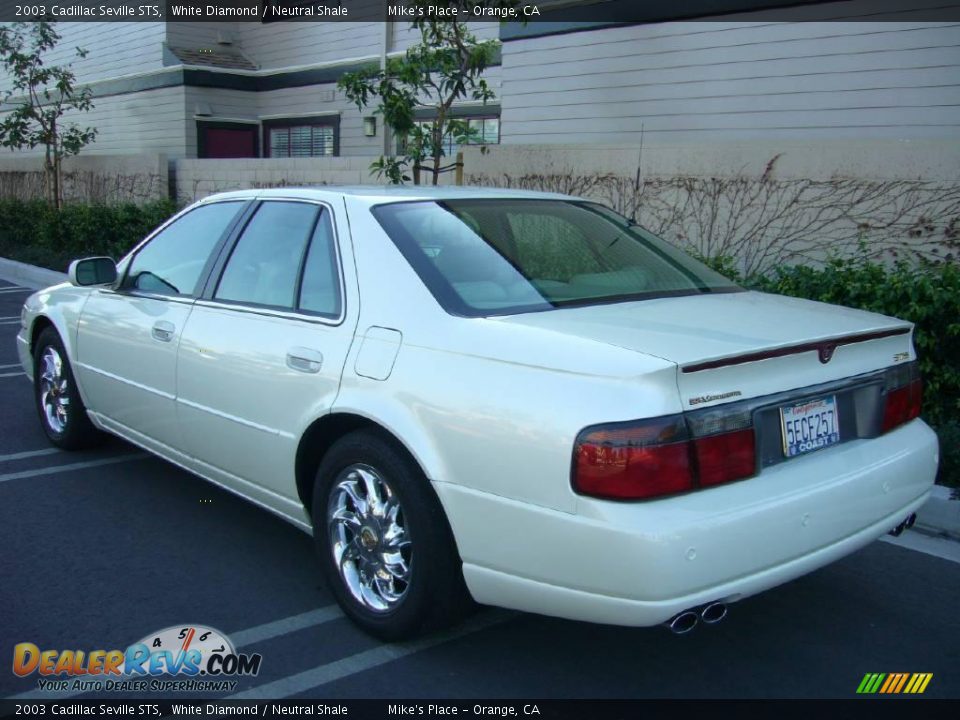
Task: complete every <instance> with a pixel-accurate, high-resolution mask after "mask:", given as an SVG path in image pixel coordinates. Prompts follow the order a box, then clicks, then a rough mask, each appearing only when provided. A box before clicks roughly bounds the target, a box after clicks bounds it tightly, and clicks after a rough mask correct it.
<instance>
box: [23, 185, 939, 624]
mask: <svg viewBox="0 0 960 720" xmlns="http://www.w3.org/2000/svg"><path fill="white" fill-rule="evenodd" d="M69 275H70V281H69V282H68V283H64V284H62V285H57V286H55V287H52V288H48V289H46V290H42V291H40V292H37V293H35V294H34V295H32V296H31V297H30V298H29V299H28V300H27V302H26V305H25V306H24V310H23V317H22V329H21V331H20V333H19V336H18V345H19V353H20V359H21V361H22V363H23V367H24V368H25V369H26V372H27V374H28V375H29V376H30V377H31V378H32V381H33V383H34V385H35V388H36V402H37V407H38V410H39V414H40V418H41V421H42V423H43V428H44V430H45V431H46V434H47V435H48V436H49V438H50V440H51V441H52V442H53V443H54V444H56V445H58V446H60V447H62V448H67V449H75V448H82V447H85V446H86V445H88V444H90V443H92V442H95V441H96V439H97V436H98V435H99V434H100V433H101V432H102V431H107V432H110V433H114V434H116V435H119V436H121V437H123V438H126V439H127V440H129V441H130V442H133V443H135V444H137V445H140V446H142V447H144V448H146V449H148V450H150V451H152V452H154V453H156V454H157V455H159V456H161V457H163V458H166V459H167V460H169V461H171V462H173V463H176V464H177V465H180V466H182V467H184V468H186V469H188V470H190V471H192V472H194V473H196V474H197V475H200V476H202V477H204V478H206V479H207V480H210V481H212V482H214V483H217V484H218V485H221V486H223V487H225V488H227V489H229V490H232V491H233V492H236V493H238V494H240V495H242V496H243V497H245V498H247V499H249V500H250V501H252V502H254V503H257V504H258V505H261V506H263V507H264V508H266V509H268V510H270V511H272V512H274V513H276V514H278V515H280V516H282V517H284V518H286V519H287V520H289V521H290V522H292V523H294V524H295V525H297V526H299V527H301V528H303V529H304V530H307V531H312V533H313V536H314V538H315V541H316V545H317V549H318V551H319V554H320V558H321V566H322V568H323V572H324V574H325V576H326V578H327V580H328V582H329V584H330V587H331V588H332V590H333V592H334V594H335V596H336V598H337V600H338V601H339V603H340V604H341V605H342V607H343V609H344V611H345V612H346V613H347V614H348V615H349V616H350V617H352V618H353V619H354V620H355V621H356V622H357V623H359V624H360V625H361V626H362V627H363V628H365V629H366V630H367V631H369V632H371V633H373V634H376V635H378V636H380V637H384V638H389V639H396V638H401V637H408V636H411V635H415V634H417V633H421V632H425V631H427V630H428V629H431V628H434V627H437V626H439V625H441V624H445V623H450V622H452V621H454V620H455V619H456V618H458V617H459V616H460V615H461V613H462V612H464V611H465V610H466V609H468V608H469V607H470V605H471V603H470V599H471V598H472V599H473V600H475V601H479V602H480V603H488V604H493V605H500V606H504V607H509V608H517V609H520V610H526V611H532V612H537V613H544V614H548V615H556V616H561V617H566V618H574V619H578V620H587V621H592V622H601V623H615V624H623V625H654V624H658V623H663V622H672V624H673V627H674V629H675V630H677V631H682V630H688V629H690V628H691V627H692V626H693V625H695V624H696V622H697V620H698V618H701V619H702V620H704V621H707V622H710V621H717V620H719V619H721V618H722V617H723V615H724V614H725V613H726V606H727V604H728V603H731V602H733V601H735V600H739V599H741V598H743V597H746V596H748V595H751V594H753V593H756V592H758V591H761V590H764V589H765V588H769V587H772V586H774V585H778V584H780V583H783V582H785V581H787V580H790V579H791V578H795V577H797V576H799V575H802V574H804V573H807V572H810V571H811V570H814V569H815V568H818V567H821V566H822V565H825V564H826V563H829V562H831V561H833V560H836V559H838V558H840V557H842V556H844V555H846V554H848V553H850V552H853V551H854V550H856V549H858V548H860V547H862V546H863V545H865V544H867V543H869V542H871V541H873V540H875V539H876V538H877V537H879V536H881V535H883V534H884V533H886V532H888V531H890V530H891V529H893V528H896V527H898V526H901V527H902V525H903V523H904V522H906V521H908V519H909V518H910V517H911V516H912V514H913V513H914V512H915V511H916V510H917V508H919V507H920V506H921V505H922V504H923V502H924V501H925V500H926V498H927V495H928V493H929V491H930V487H931V485H932V483H933V479H934V475H935V473H936V468H937V462H938V449H937V442H936V437H935V435H934V433H933V432H932V431H931V430H930V429H929V428H928V427H927V425H925V424H924V423H923V421H921V420H920V419H919V418H918V414H919V408H920V389H921V388H920V379H919V377H918V372H917V364H916V361H915V360H916V357H915V354H914V349H913V345H912V340H911V335H912V328H911V326H910V325H909V324H908V323H905V322H903V321H900V320H895V319H893V318H888V317H883V316H880V315H874V314H870V313H866V312H861V311H856V310H850V309H846V308H841V307H833V306H828V305H823V304H819V303H814V302H808V301H802V300H796V299H789V298H785V297H778V296H773V295H765V294H761V293H756V292H748V291H745V290H743V289H742V288H740V287H738V286H736V285H734V284H733V283H731V282H730V281H728V280H726V279H725V278H723V277H722V276H720V275H718V274H716V273H714V272H713V271H711V270H710V269H708V268H707V267H705V266H704V265H702V264H700V263H699V262H697V261H695V260H693V259H691V258H690V257H688V256H686V255H685V254H683V253H682V252H680V251H678V250H677V249H675V248H674V247H672V246H670V245H669V244H667V243H665V242H663V241H662V240H660V239H658V238H656V237H654V236H653V235H652V234H651V233H649V232H647V231H646V230H644V229H643V228H641V227H639V226H637V225H635V224H633V223H631V222H628V221H626V220H624V219H623V218H621V217H620V216H618V215H616V214H614V213H613V212H611V211H609V210H607V209H605V208H604V207H601V206H600V205H596V204H594V203H592V202H589V201H585V200H582V199H578V198H573V197H567V196H562V195H550V194H541V193H529V192H511V191H498V190H479V189H464V188H455V189H441V190H437V189H424V188H401V189H396V190H386V189H383V188H353V189H338V190H333V189H323V190H320V189H317V190H312V189H311V190H306V189H289V190H280V189H277V190H259V191H243V192H233V193H226V194H220V195H215V196H213V197H209V198H207V199H205V200H203V201H201V202H198V203H196V204H195V205H193V206H191V207H189V208H187V209H186V210H185V211H183V212H182V213H180V214H179V215H177V216H175V217H174V218H173V219H171V220H170V221H169V222H168V223H166V224H165V225H163V226H162V227H160V228H159V229H158V230H157V231H156V232H155V233H153V234H152V235H151V236H150V237H148V238H147V239H146V240H144V241H143V242H142V243H141V244H140V245H139V246H138V247H136V248H135V249H134V250H133V251H132V252H131V253H130V254H129V255H127V256H126V257H125V258H123V260H121V261H120V262H119V263H118V264H116V265H115V264H114V262H113V261H112V260H111V259H109V258H90V259H86V260H80V261H76V262H74V263H73V264H72V265H71V268H70V273H69Z"/></svg>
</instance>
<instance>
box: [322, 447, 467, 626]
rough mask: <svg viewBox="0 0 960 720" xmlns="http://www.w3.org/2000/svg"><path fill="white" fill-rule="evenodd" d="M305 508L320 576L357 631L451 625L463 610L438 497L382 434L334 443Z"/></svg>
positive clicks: (463, 595) (457, 564) (457, 566)
mask: <svg viewBox="0 0 960 720" xmlns="http://www.w3.org/2000/svg"><path fill="white" fill-rule="evenodd" d="M312 510H313V512H312V514H313V528H314V532H313V535H314V541H315V543H316V546H317V551H318V553H319V556H320V563H321V567H322V569H323V574H324V576H325V577H326V579H327V583H328V584H329V586H330V588H331V590H332V591H333V594H334V596H335V597H336V599H337V602H338V603H339V604H340V606H341V607H342V608H343V611H344V612H345V613H346V614H347V615H348V616H349V617H350V618H351V619H352V620H353V621H354V622H355V623H356V624H357V625H359V626H360V627H361V628H363V629H364V630H365V631H366V632H368V633H370V634H371V635H374V636H376V637H378V638H381V639H384V640H391V641H392V640H402V639H405V638H409V637H413V636H415V635H420V634H423V633H425V632H429V631H431V630H435V629H438V628H440V627H444V626H446V625H449V624H452V623H453V622H455V621H456V620H458V619H459V618H460V617H462V615H463V613H464V611H465V610H466V609H467V608H468V607H469V605H470V601H469V596H468V594H467V591H466V586H465V584H464V582H463V573H462V569H461V561H460V557H459V555H458V554H457V551H456V546H455V543H454V541H453V536H452V533H451V532H450V528H449V525H448V523H447V520H446V516H445V515H444V513H443V509H442V508H441V506H440V502H439V500H438V499H437V497H436V495H435V494H434V492H433V489H432V488H431V487H430V483H429V481H428V480H427V479H426V477H424V475H423V472H422V471H421V470H420V468H419V467H418V466H417V465H416V463H415V462H414V461H413V460H412V459H411V458H410V457H409V456H408V455H407V454H406V453H405V452H404V451H403V450H402V449H400V448H398V447H397V446H396V444H395V443H394V442H393V441H392V440H391V439H389V438H386V437H384V436H383V435H381V434H379V433H376V432H371V431H365V430H364V431H358V432H354V433H351V434H349V435H346V436H344V437H343V438H341V439H340V440H338V441H337V442H336V443H334V445H333V446H332V447H331V448H330V450H329V451H328V452H327V454H326V455H325V456H324V458H323V461H322V462H321V463H320V467H319V469H318V471H317V478H316V482H315V484H314V494H313V506H312Z"/></svg>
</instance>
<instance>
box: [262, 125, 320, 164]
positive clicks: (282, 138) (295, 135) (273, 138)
mask: <svg viewBox="0 0 960 720" xmlns="http://www.w3.org/2000/svg"><path fill="white" fill-rule="evenodd" d="M333 153H334V128H333V126H332V125H291V126H289V127H274V128H270V157H320V156H323V155H333Z"/></svg>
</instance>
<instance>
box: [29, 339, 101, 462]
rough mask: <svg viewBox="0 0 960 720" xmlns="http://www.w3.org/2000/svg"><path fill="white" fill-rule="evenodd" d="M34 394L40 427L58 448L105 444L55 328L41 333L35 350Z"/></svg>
mask: <svg viewBox="0 0 960 720" xmlns="http://www.w3.org/2000/svg"><path fill="white" fill-rule="evenodd" d="M33 390H34V398H35V400H36V406H37V413H38V414H39V415H40V425H41V426H42V427H43V431H44V432H45V433H46V435H47V437H48V438H49V440H50V442H52V443H53V444H54V445H56V446H57V447H59V448H63V449H64V450H83V449H85V448H89V447H94V446H96V445H98V444H100V443H101V442H102V441H103V437H104V436H103V433H101V432H100V431H99V430H97V428H96V427H94V425H93V423H92V422H90V418H89V417H88V416H87V408H86V407H85V406H84V404H83V400H82V399H81V398H80V393H79V391H78V390H77V383H76V381H75V380H74V377H73V370H72V368H71V367H70V361H69V360H68V359H67V351H66V349H65V348H64V346H63V341H62V340H61V339H60V335H59V334H58V333H57V331H56V330H55V329H54V328H53V327H48V328H45V329H44V330H43V331H42V332H41V333H40V337H39V338H37V344H36V347H34V350H33Z"/></svg>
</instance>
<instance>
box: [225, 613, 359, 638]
mask: <svg viewBox="0 0 960 720" xmlns="http://www.w3.org/2000/svg"><path fill="white" fill-rule="evenodd" d="M342 617H343V613H342V612H341V611H340V608H338V607H337V606H335V605H328V606H327V607H324V608H320V609H319V610H311V611H310V612H305V613H301V614H300V615H291V616H290V617H287V618H283V619H282V620H274V621H273V622H268V623H264V624H263V625H257V626H256V627H252V628H248V629H246V630H241V631H239V632H235V633H228V634H229V636H230V639H231V640H233V644H234V645H252V644H253V643H258V642H262V641H264V640H270V639H272V638H275V637H280V636H281V635H287V634H288V633H292V632H296V631H298V630H303V629H304V628H308V627H313V626H314V625H322V624H323V623H328V622H330V621H331V620H338V619H340V618H342Z"/></svg>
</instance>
